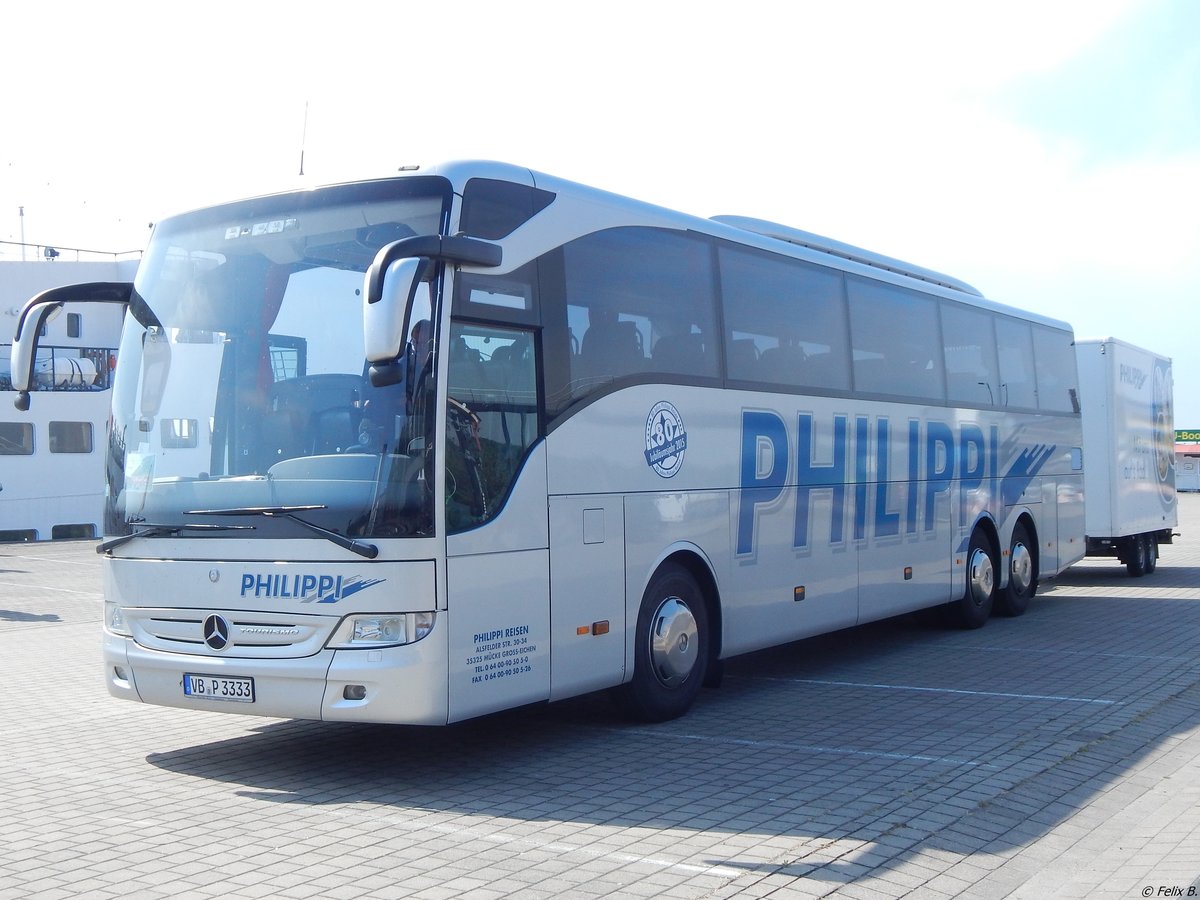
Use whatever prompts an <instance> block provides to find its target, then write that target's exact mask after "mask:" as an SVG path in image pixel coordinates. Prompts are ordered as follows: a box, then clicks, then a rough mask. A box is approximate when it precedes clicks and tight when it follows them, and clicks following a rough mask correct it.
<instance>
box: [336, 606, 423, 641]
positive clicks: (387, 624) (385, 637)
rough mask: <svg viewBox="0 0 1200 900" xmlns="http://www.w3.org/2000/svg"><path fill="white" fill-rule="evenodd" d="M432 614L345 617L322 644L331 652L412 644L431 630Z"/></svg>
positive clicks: (357, 615) (356, 615)
mask: <svg viewBox="0 0 1200 900" xmlns="http://www.w3.org/2000/svg"><path fill="white" fill-rule="evenodd" d="M435 618H436V614H435V613H432V612H419V613H394V614H386V615H384V614H355V615H352V616H346V618H344V619H342V621H341V622H339V623H338V627H337V628H335V629H334V632H333V636H332V637H330V638H329V641H328V642H327V643H326V644H325V646H326V647H328V648H329V649H331V650H354V649H360V648H363V647H394V646H399V645H401V644H415V643H416V642H417V641H419V640H421V638H423V637H425V636H426V635H427V634H429V632H431V631H433V623H434V620H435Z"/></svg>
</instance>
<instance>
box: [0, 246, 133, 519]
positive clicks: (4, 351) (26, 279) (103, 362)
mask: <svg viewBox="0 0 1200 900" xmlns="http://www.w3.org/2000/svg"><path fill="white" fill-rule="evenodd" d="M137 264H138V260H137V259H122V260H117V259H113V260H112V261H100V262H89V261H68V260H64V259H61V258H59V259H56V260H52V261H43V260H38V261H36V262H24V261H13V262H5V261H0V541H44V540H53V539H58V538H76V539H79V538H96V537H98V536H99V535H100V534H101V533H102V531H103V529H102V528H101V522H102V515H103V509H104V457H105V453H106V451H107V449H108V448H107V436H106V427H107V422H108V409H109V402H110V399H111V391H110V385H111V379H112V366H113V363H114V362H115V360H116V353H117V346H118V343H119V341H120V335H121V317H122V314H123V310H122V309H120V308H118V307H111V306H107V305H103V304H88V305H86V306H78V307H76V308H75V309H76V311H74V312H70V313H64V314H62V315H59V316H58V317H57V318H55V319H53V320H52V321H50V322H48V323H47V325H46V330H45V337H43V338H42V341H41V344H40V346H39V348H38V354H37V360H36V368H35V371H36V373H37V390H36V391H35V392H33V393H32V394H31V400H32V402H31V403H30V405H29V409H28V410H27V411H24V412H22V411H20V410H18V409H17V408H16V406H15V405H14V402H13V401H14V400H15V399H16V396H17V394H16V392H15V391H14V390H13V389H12V383H11V378H10V372H11V353H12V343H11V342H12V339H13V336H14V334H15V332H16V327H17V317H18V316H19V314H20V311H21V308H22V307H23V306H24V305H25V303H26V301H28V300H29V299H30V298H31V297H33V296H34V295H36V294H39V293H41V292H42V291H44V290H47V289H49V288H52V287H59V286H61V285H65V284H75V283H78V282H85V281H132V280H133V276H134V273H135V272H136V270H137Z"/></svg>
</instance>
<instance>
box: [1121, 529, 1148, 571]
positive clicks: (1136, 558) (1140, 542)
mask: <svg viewBox="0 0 1200 900" xmlns="http://www.w3.org/2000/svg"><path fill="white" fill-rule="evenodd" d="M1125 557H1126V558H1125V571H1126V572H1128V573H1129V577H1130V578H1141V577H1142V576H1143V575H1145V574H1146V541H1145V540H1144V539H1143V537H1142V535H1140V534H1135V535H1134V536H1133V537H1131V538H1128V542H1127V544H1126V550H1125Z"/></svg>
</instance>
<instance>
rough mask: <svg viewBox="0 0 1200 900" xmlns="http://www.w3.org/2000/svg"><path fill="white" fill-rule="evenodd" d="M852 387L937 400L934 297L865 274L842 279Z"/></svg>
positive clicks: (940, 376) (941, 388)
mask: <svg viewBox="0 0 1200 900" xmlns="http://www.w3.org/2000/svg"><path fill="white" fill-rule="evenodd" d="M847 287H848V289H849V299H850V339H851V342H852V346H853V348H854V389H855V390H856V391H862V392H864V393H870V394H892V395H895V396H900V397H915V398H924V399H928V400H937V401H941V400H944V399H945V396H946V390H945V385H944V381H945V375H944V373H943V370H942V368H943V348H942V338H941V332H940V329H939V328H938V309H937V301H936V300H934V299H933V298H932V297H927V296H925V295H922V294H918V293H915V292H913V291H907V290H905V289H904V288H900V287H896V286H895V285H891V284H886V283H883V282H878V281H868V280H867V279H865V278H855V277H848V278H847Z"/></svg>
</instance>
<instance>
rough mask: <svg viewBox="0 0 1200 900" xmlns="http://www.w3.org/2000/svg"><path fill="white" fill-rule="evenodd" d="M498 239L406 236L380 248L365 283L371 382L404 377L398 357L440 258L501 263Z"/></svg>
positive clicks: (365, 328) (365, 337) (365, 326)
mask: <svg viewBox="0 0 1200 900" xmlns="http://www.w3.org/2000/svg"><path fill="white" fill-rule="evenodd" d="M502 259H503V252H502V249H501V247H500V246H499V245H498V244H492V243H488V242H487V241H481V240H477V239H475V238H469V237H441V236H439V235H425V236H420V237H409V238H402V239H401V240H398V241H393V242H392V243H390V244H388V245H387V246H385V247H382V248H380V250H379V252H378V253H377V254H376V255H375V259H374V260H373V261H372V263H371V267H370V268H369V269H368V270H367V274H366V277H365V281H364V285H363V341H364V346H365V347H366V356H367V362H368V363H370V364H371V381H372V382H373V383H374V384H376V385H377V386H378V385H384V384H394V383H396V382H397V381H399V380H400V379H401V377H402V376H403V372H402V368H403V367H402V366H401V364H400V363H399V362H398V360H399V359H400V357H401V356H402V355H403V352H404V339H405V335H407V334H408V329H409V319H410V318H411V315H412V304H413V298H414V296H415V295H416V291H417V285H419V284H420V283H421V282H422V281H427V280H428V279H429V278H431V277H432V275H433V263H434V262H435V261H442V262H450V263H456V264H460V265H470V266H486V267H489V268H490V267H494V266H498V265H500V263H501V260H502Z"/></svg>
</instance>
